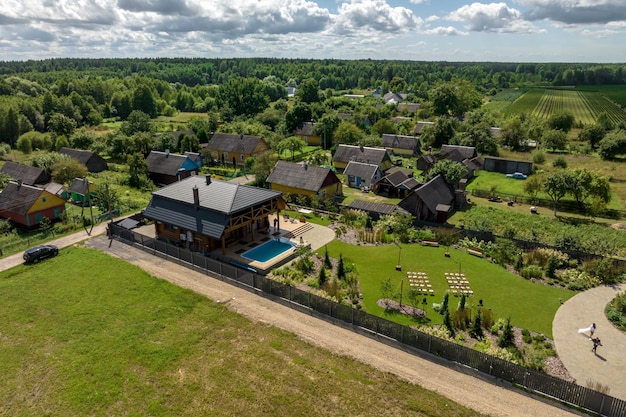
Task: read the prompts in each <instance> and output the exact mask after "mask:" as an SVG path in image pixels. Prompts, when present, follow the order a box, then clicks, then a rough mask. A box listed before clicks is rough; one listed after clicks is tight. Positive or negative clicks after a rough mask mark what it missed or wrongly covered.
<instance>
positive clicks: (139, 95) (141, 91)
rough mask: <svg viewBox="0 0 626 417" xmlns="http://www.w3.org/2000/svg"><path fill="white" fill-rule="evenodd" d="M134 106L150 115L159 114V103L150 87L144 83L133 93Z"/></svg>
mask: <svg viewBox="0 0 626 417" xmlns="http://www.w3.org/2000/svg"><path fill="white" fill-rule="evenodd" d="M133 108H134V109H135V110H140V111H142V112H144V113H146V114H147V115H148V116H150V117H156V116H157V104H156V100H155V98H154V94H153V92H152V90H151V89H150V87H148V86H147V85H145V84H142V85H140V86H139V87H137V88H136V89H135V92H134V94H133Z"/></svg>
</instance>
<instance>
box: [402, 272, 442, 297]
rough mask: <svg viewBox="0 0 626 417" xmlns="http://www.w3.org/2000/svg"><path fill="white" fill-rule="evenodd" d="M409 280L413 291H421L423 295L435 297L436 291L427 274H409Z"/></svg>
mask: <svg viewBox="0 0 626 417" xmlns="http://www.w3.org/2000/svg"><path fill="white" fill-rule="evenodd" d="M407 276H408V278H409V285H410V286H411V288H412V289H414V290H417V291H419V292H420V293H421V294H425V295H427V294H430V295H435V290H433V286H432V284H431V283H430V280H429V279H428V275H426V273H425V272H412V271H409V272H407Z"/></svg>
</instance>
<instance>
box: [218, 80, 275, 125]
mask: <svg viewBox="0 0 626 417" xmlns="http://www.w3.org/2000/svg"><path fill="white" fill-rule="evenodd" d="M216 101H217V104H218V106H219V107H229V108H230V109H232V112H233V114H234V115H235V116H242V115H245V116H254V115H255V114H257V113H260V112H262V111H263V110H265V109H266V108H267V106H268V105H269V102H270V98H269V96H268V95H267V92H266V91H265V86H264V85H263V82H262V81H260V80H259V79H257V78H232V79H230V80H229V81H228V82H227V83H226V84H223V85H221V86H220V88H219V90H218V93H217V97H216Z"/></svg>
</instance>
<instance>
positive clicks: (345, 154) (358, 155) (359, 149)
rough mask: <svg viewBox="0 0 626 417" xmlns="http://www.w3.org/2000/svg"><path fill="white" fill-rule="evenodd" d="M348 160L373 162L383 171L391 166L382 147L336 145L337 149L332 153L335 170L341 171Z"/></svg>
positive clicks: (387, 155) (389, 157)
mask: <svg viewBox="0 0 626 417" xmlns="http://www.w3.org/2000/svg"><path fill="white" fill-rule="evenodd" d="M350 161H354V162H364V163H366V164H375V165H378V166H379V167H380V169H381V171H385V170H387V169H389V168H391V166H392V161H391V156H389V153H388V152H387V150H386V149H384V148H372V147H368V146H363V145H345V144H341V145H339V146H337V150H336V151H335V154H334V155H333V164H334V165H335V168H336V169H337V171H339V172H343V171H344V169H346V167H347V166H348V163H349V162H350Z"/></svg>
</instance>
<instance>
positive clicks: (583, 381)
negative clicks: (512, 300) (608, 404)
mask: <svg viewBox="0 0 626 417" xmlns="http://www.w3.org/2000/svg"><path fill="white" fill-rule="evenodd" d="M623 291H626V284H621V285H615V286H602V287H597V288H592V289H590V290H587V291H585V292H582V293H580V294H577V295H575V296H574V297H572V298H570V299H569V300H567V301H566V302H565V303H564V304H563V305H562V306H561V308H559V309H558V311H557V312H556V315H555V317H554V321H553V322H552V334H553V336H554V344H555V346H556V350H557V353H558V355H559V357H560V358H561V361H562V362H563V365H565V367H566V368H567V370H568V371H569V373H570V374H571V375H572V376H573V377H574V378H576V382H577V383H578V385H583V386H586V385H587V381H594V382H599V383H601V384H603V385H606V386H608V387H609V388H610V391H609V393H608V394H609V395H611V396H613V397H617V398H620V399H622V400H626V355H624V352H626V334H624V333H623V332H621V331H619V330H618V329H617V328H616V327H615V326H613V324H612V323H611V322H610V321H609V320H608V319H607V318H606V315H605V314H604V308H605V307H606V305H607V304H608V303H609V301H611V300H612V299H613V298H614V297H615V296H616V295H617V294H618V293H619V292H623ZM591 323H596V326H597V330H596V333H595V335H594V336H597V337H599V338H600V340H601V341H602V346H599V347H598V350H597V354H594V353H593V352H592V351H591V348H592V347H593V343H592V342H591V341H590V340H589V336H588V335H583V334H580V333H578V329H581V328H584V327H589V326H590V325H591Z"/></svg>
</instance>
